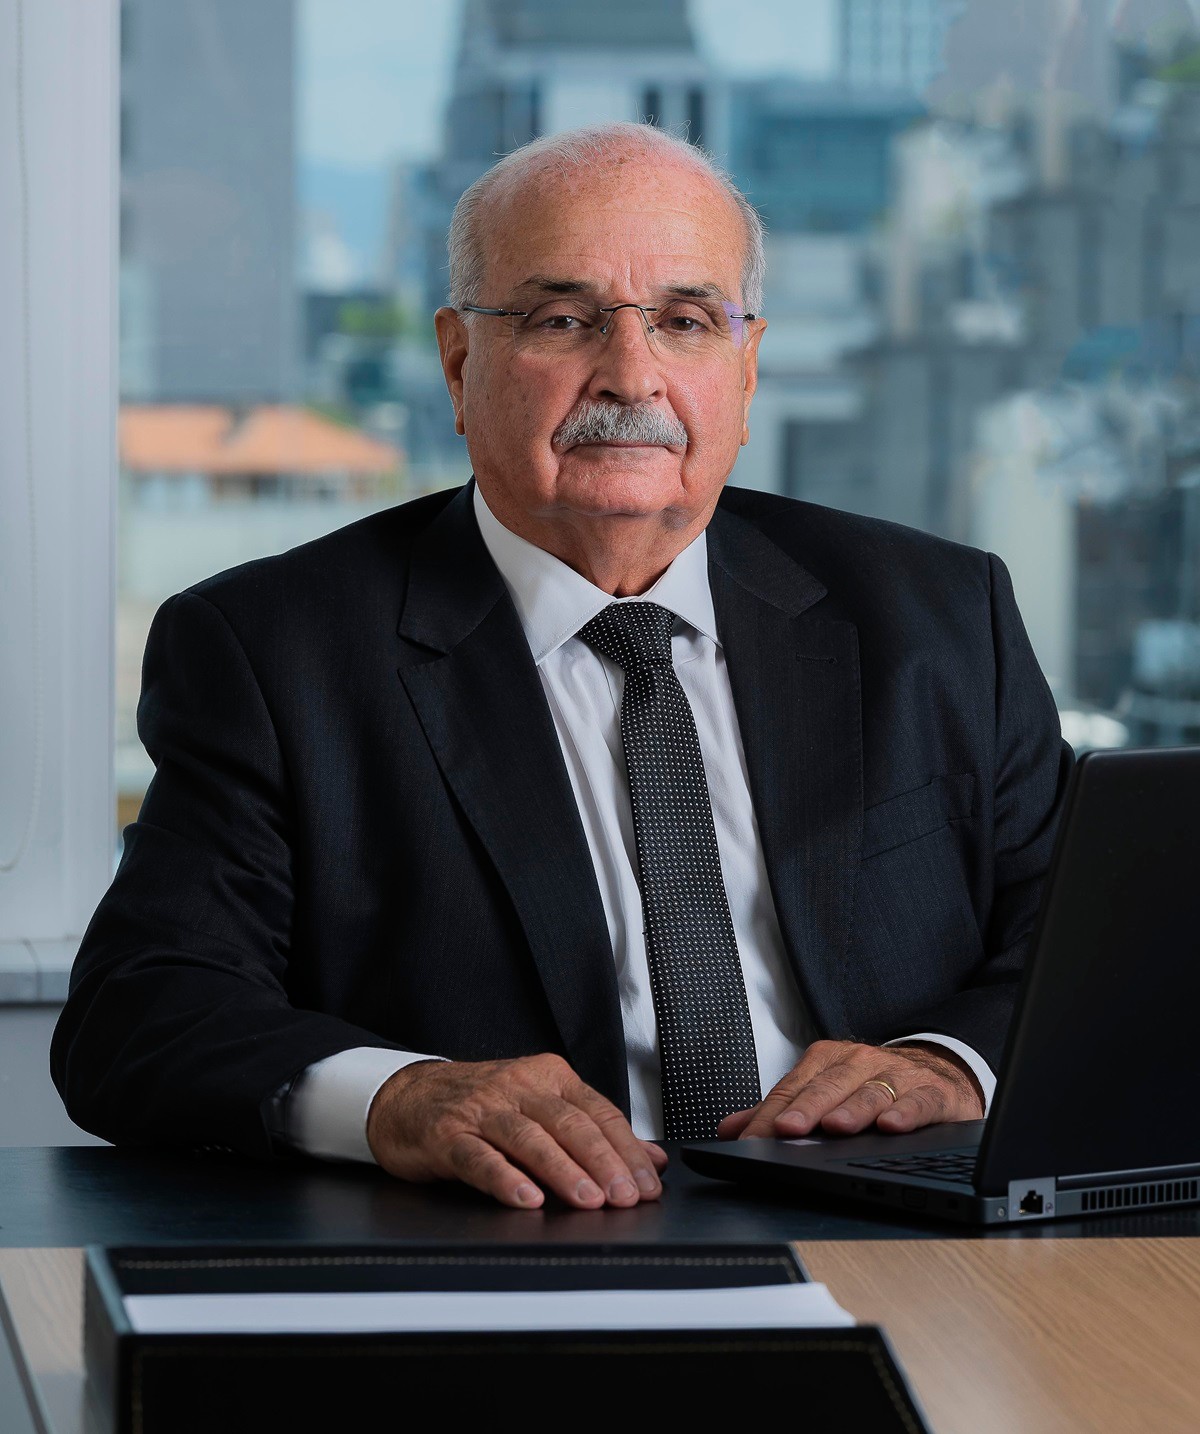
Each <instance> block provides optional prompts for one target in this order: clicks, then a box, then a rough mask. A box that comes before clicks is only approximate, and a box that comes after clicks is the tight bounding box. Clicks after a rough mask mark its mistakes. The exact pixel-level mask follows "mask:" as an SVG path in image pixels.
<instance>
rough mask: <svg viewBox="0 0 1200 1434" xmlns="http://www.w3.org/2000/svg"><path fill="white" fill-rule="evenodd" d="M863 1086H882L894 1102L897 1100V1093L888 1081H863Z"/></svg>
mask: <svg viewBox="0 0 1200 1434" xmlns="http://www.w3.org/2000/svg"><path fill="white" fill-rule="evenodd" d="M863 1085H881V1086H882V1087H883V1088H884V1090H886V1091H887V1093H888V1095H890V1096H891V1098H892V1099H893V1100H895V1099H896V1092H895V1091H894V1090H893V1089H892V1088H891V1086H890V1085H888V1083H887V1081H885V1080H865V1081H863Z"/></svg>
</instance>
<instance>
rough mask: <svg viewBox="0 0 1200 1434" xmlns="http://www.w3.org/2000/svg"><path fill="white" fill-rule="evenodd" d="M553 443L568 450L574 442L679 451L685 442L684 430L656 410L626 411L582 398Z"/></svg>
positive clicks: (642, 406) (626, 408)
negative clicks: (624, 444)
mask: <svg viewBox="0 0 1200 1434" xmlns="http://www.w3.org/2000/svg"><path fill="white" fill-rule="evenodd" d="M553 441H554V443H555V445H556V446H558V447H560V448H571V447H573V446H574V445H575V444H576V443H645V444H651V445H654V444H658V445H661V446H663V447H667V446H670V447H672V448H682V447H683V446H684V445H685V444H686V443H687V441H688V438H687V429H686V428H684V426H683V424H682V423H680V421H679V420H678V419H677V418H676V419H670V418H668V417H667V415H666V414H665V413H663V412H661V411H660V410H659V409H657V408H652V407H649V406H648V405H646V404H639V405H638V406H637V407H636V408H630V407H629V406H628V405H626V404H624V403H598V402H596V401H594V400H593V399H584V400H583V402H581V403H580V404H578V405H577V406H576V408H575V409H574V411H573V412H572V413H570V414H568V416H567V417H566V418H565V419H564V420H563V421H562V423H560V424H559V426H558V429H557V430H556V432H555V434H554V440H553Z"/></svg>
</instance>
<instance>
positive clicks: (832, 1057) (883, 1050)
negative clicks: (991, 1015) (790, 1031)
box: [717, 1041, 983, 1140]
mask: <svg viewBox="0 0 1200 1434" xmlns="http://www.w3.org/2000/svg"><path fill="white" fill-rule="evenodd" d="M871 1081H885V1082H886V1083H887V1084H888V1085H889V1086H891V1088H892V1089H893V1090H894V1091H895V1092H896V1099H895V1101H893V1100H892V1097H891V1096H890V1095H889V1094H888V1093H887V1091H886V1090H884V1088H883V1086H881V1085H871V1084H868V1082H871ZM982 1115H983V1092H982V1091H981V1090H980V1088H979V1083H978V1082H977V1081H976V1079H975V1077H974V1075H973V1074H972V1073H971V1069H970V1067H969V1066H968V1065H967V1064H966V1062H965V1061H962V1060H960V1059H959V1057H958V1056H956V1055H954V1054H953V1053H952V1052H950V1051H948V1050H946V1049H945V1048H944V1047H941V1046H934V1045H922V1044H920V1043H914V1044H913V1045H910V1046H863V1045H858V1044H857V1043H856V1042H854V1041H814V1042H813V1044H812V1045H811V1046H809V1048H808V1049H807V1050H806V1051H805V1052H804V1057H803V1059H802V1060H801V1061H800V1063H799V1064H798V1065H796V1066H794V1067H793V1068H792V1070H791V1071H789V1072H788V1074H787V1075H785V1076H784V1078H783V1079H782V1080H781V1081H779V1083H778V1084H777V1085H776V1086H775V1087H774V1089H773V1090H772V1091H771V1092H770V1094H769V1095H767V1096H766V1097H764V1099H763V1100H761V1101H760V1102H759V1103H758V1105H756V1106H755V1107H754V1108H753V1109H752V1110H738V1111H735V1112H734V1113H733V1114H732V1115H727V1116H726V1117H725V1119H724V1120H723V1121H722V1122H721V1123H720V1125H718V1126H717V1135H718V1137H719V1138H720V1139H721V1140H738V1139H745V1138H747V1137H748V1136H755V1135H760V1136H761V1135H766V1136H770V1135H778V1136H784V1137H788V1136H790V1137H797V1136H802V1135H808V1134H810V1133H811V1132H812V1131H813V1130H815V1129H816V1128H817V1126H820V1127H821V1128H822V1130H824V1131H827V1132H828V1133H829V1134H831V1135H853V1134H854V1133H855V1132H856V1131H860V1130H864V1129H865V1128H866V1127H867V1126H868V1125H871V1124H875V1125H876V1126H877V1127H878V1128H879V1129H880V1130H882V1131H885V1132H887V1133H888V1134H900V1133H901V1132H903V1131H906V1130H916V1129H917V1128H918V1127H919V1126H922V1125H934V1124H936V1123H937V1122H938V1121H943V1120H978V1119H979V1118H980V1117H981V1116H982Z"/></svg>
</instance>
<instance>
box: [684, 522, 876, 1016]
mask: <svg viewBox="0 0 1200 1434" xmlns="http://www.w3.org/2000/svg"><path fill="white" fill-rule="evenodd" d="M708 553H709V579H710V582H711V584H712V594H713V606H714V609H715V612H716V619H717V630H718V633H719V634H720V637H721V643H722V647H723V650H724V654H725V661H726V665H727V667H728V670H729V678H730V684H731V686H732V689H733V700H734V707H735V708H736V710H737V715H738V725H739V727H740V728H741V733H742V742H743V745H744V747H745V751H746V765H747V768H748V771H749V776H750V793H751V796H752V798H753V800H754V809H755V813H756V815H757V817H758V825H759V833H760V835H761V838H762V844H763V853H764V857H765V860H766V865H767V872H768V875H769V879H770V883H771V891H772V895H773V896H774V899H775V909H776V912H777V914H778V917H779V924H780V929H781V931H782V935H783V940H784V945H785V947H786V949H787V952H788V956H789V957H790V959H791V962H792V967H793V970H794V971H795V974H796V979H797V982H798V983H799V986H800V990H801V992H802V993H803V996H804V998H805V1001H806V1002H807V1004H808V1008H809V1011H810V1012H811V1014H812V1015H813V1016H814V1018H815V1019H816V1023H817V1026H818V1028H819V1029H820V1030H821V1032H822V1033H823V1034H826V1035H845V1034H849V1031H848V1023H847V1018H846V1010H845V1002H844V993H843V982H842V979H841V974H842V973H841V967H842V962H843V960H844V957H845V951H846V946H847V938H848V934H849V925H850V917H851V905H852V900H853V893H854V881H855V876H856V873H857V869H858V858H859V849H860V846H861V837H862V728H861V713H860V700H859V671H858V633H857V629H856V628H855V626H854V624H853V623H851V622H846V621H839V620H837V619H835V618H830V617H824V616H821V615H820V610H819V607H818V606H817V605H818V604H819V603H820V599H821V598H823V597H824V596H825V589H824V587H823V586H822V585H821V584H820V583H819V582H818V581H817V579H816V578H814V577H813V576H812V575H811V574H810V573H808V572H806V571H805V569H804V568H802V567H801V566H800V565H799V564H798V563H796V562H795V561H793V559H791V558H790V557H788V555H787V554H786V553H784V552H783V550H782V549H781V548H779V547H777V546H776V545H775V544H774V543H772V542H771V541H770V540H769V539H768V538H767V537H765V536H764V534H763V533H762V532H760V531H759V529H758V528H756V527H755V526H754V525H753V524H751V523H749V522H747V521H745V520H744V519H742V518H739V517H738V516H737V515H736V514H733V513H731V512H729V511H727V510H724V509H722V508H720V507H718V509H717V510H716V512H715V513H714V514H713V517H712V520H711V522H710V523H709V527H708Z"/></svg>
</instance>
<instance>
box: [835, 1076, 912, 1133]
mask: <svg viewBox="0 0 1200 1434" xmlns="http://www.w3.org/2000/svg"><path fill="white" fill-rule="evenodd" d="M874 1079H875V1078H874V1077H873V1078H872V1083H871V1084H869V1085H868V1084H863V1085H860V1086H859V1088H858V1089H857V1090H856V1091H854V1092H853V1094H851V1095H849V1096H847V1098H846V1099H845V1100H844V1101H842V1103H841V1105H839V1106H835V1108H834V1109H833V1110H831V1111H829V1112H828V1113H827V1114H826V1115H824V1116H822V1118H821V1126H822V1129H824V1130H828V1131H830V1132H832V1133H833V1134H835V1135H852V1134H853V1133H854V1132H856V1131H859V1130H865V1129H866V1128H867V1126H868V1125H872V1124H874V1122H875V1120H876V1119H877V1118H878V1117H879V1116H880V1115H882V1114H884V1112H886V1111H889V1110H893V1109H894V1108H895V1106H896V1101H897V1100H898V1099H899V1097H898V1096H897V1097H896V1100H893V1098H892V1096H891V1094H890V1093H889V1092H888V1091H886V1090H884V1088H883V1086H881V1085H876V1084H874ZM878 1079H879V1080H886V1081H887V1083H888V1085H890V1086H892V1088H893V1089H894V1088H895V1086H896V1085H897V1084H898V1083H899V1081H900V1077H899V1076H895V1075H890V1074H889V1075H887V1076H880V1077H878Z"/></svg>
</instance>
